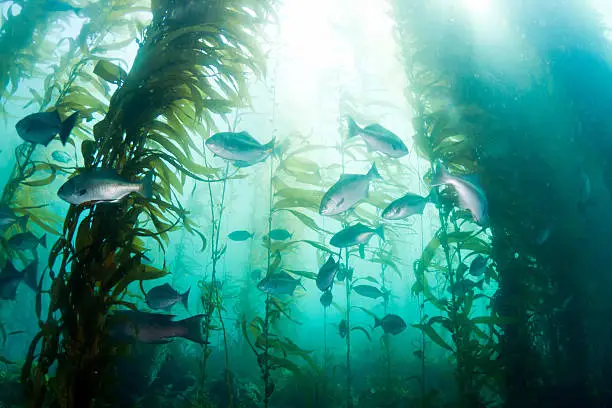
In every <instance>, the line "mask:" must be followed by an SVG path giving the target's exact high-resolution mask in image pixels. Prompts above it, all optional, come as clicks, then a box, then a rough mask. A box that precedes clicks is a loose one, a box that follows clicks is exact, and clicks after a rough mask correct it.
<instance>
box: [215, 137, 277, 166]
mask: <svg viewBox="0 0 612 408" xmlns="http://www.w3.org/2000/svg"><path fill="white" fill-rule="evenodd" d="M274 143H275V139H274V138H273V139H272V140H271V141H270V142H268V143H266V144H264V145H262V144H261V143H259V142H258V141H257V140H255V139H254V138H253V136H251V135H250V134H249V133H248V132H238V133H235V132H221V133H217V134H214V135H213V136H211V137H209V138H208V139H207V140H206V146H207V147H208V148H209V149H210V150H211V151H212V152H213V153H214V154H216V155H217V156H219V157H221V158H223V159H225V160H231V161H234V162H238V163H239V165H238V167H248V166H249V165H253V164H256V163H258V162H260V161H263V160H265V159H266V158H267V157H268V156H269V155H270V153H272V150H273V149H274Z"/></svg>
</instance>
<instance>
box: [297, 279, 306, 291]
mask: <svg viewBox="0 0 612 408" xmlns="http://www.w3.org/2000/svg"><path fill="white" fill-rule="evenodd" d="M298 285H300V286H301V287H302V289H304V290H306V288H305V287H304V285H302V280H301V279H298Z"/></svg>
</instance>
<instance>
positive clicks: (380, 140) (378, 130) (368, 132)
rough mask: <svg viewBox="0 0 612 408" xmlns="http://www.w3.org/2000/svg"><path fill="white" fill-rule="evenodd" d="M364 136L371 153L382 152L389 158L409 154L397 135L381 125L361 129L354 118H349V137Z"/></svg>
mask: <svg viewBox="0 0 612 408" xmlns="http://www.w3.org/2000/svg"><path fill="white" fill-rule="evenodd" d="M357 135H361V136H363V140H365V142H366V146H367V147H368V149H369V150H371V151H377V152H381V153H383V154H385V155H387V156H389V157H393V158H396V159H397V158H400V157H403V156H405V155H407V154H408V148H407V147H406V145H405V144H404V142H402V139H400V138H399V137H398V136H397V135H396V134H395V133H393V132H391V131H389V130H387V129H385V128H384V127H382V126H381V125H379V124H373V125H368V126H366V127H365V128H361V127H359V125H357V123H355V121H354V120H353V119H352V118H350V117H349V118H348V137H349V138H351V137H355V136H357Z"/></svg>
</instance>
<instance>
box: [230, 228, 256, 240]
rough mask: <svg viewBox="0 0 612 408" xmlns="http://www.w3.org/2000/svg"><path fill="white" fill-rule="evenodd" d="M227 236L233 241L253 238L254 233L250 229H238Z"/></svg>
mask: <svg viewBox="0 0 612 408" xmlns="http://www.w3.org/2000/svg"><path fill="white" fill-rule="evenodd" d="M227 237H228V238H229V239H231V240H232V241H246V240H247V239H250V238H253V234H252V233H250V232H249V231H245V230H238V231H232V232H230V233H229V234H228V235H227Z"/></svg>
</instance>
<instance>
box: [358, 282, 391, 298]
mask: <svg viewBox="0 0 612 408" xmlns="http://www.w3.org/2000/svg"><path fill="white" fill-rule="evenodd" d="M353 290H354V291H355V292H357V293H358V294H360V295H361V296H365V297H368V298H370V299H378V298H379V297H382V298H386V297H387V296H388V294H387V293H384V292H383V291H381V290H380V289H378V288H377V287H375V286H372V285H356V286H353Z"/></svg>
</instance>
